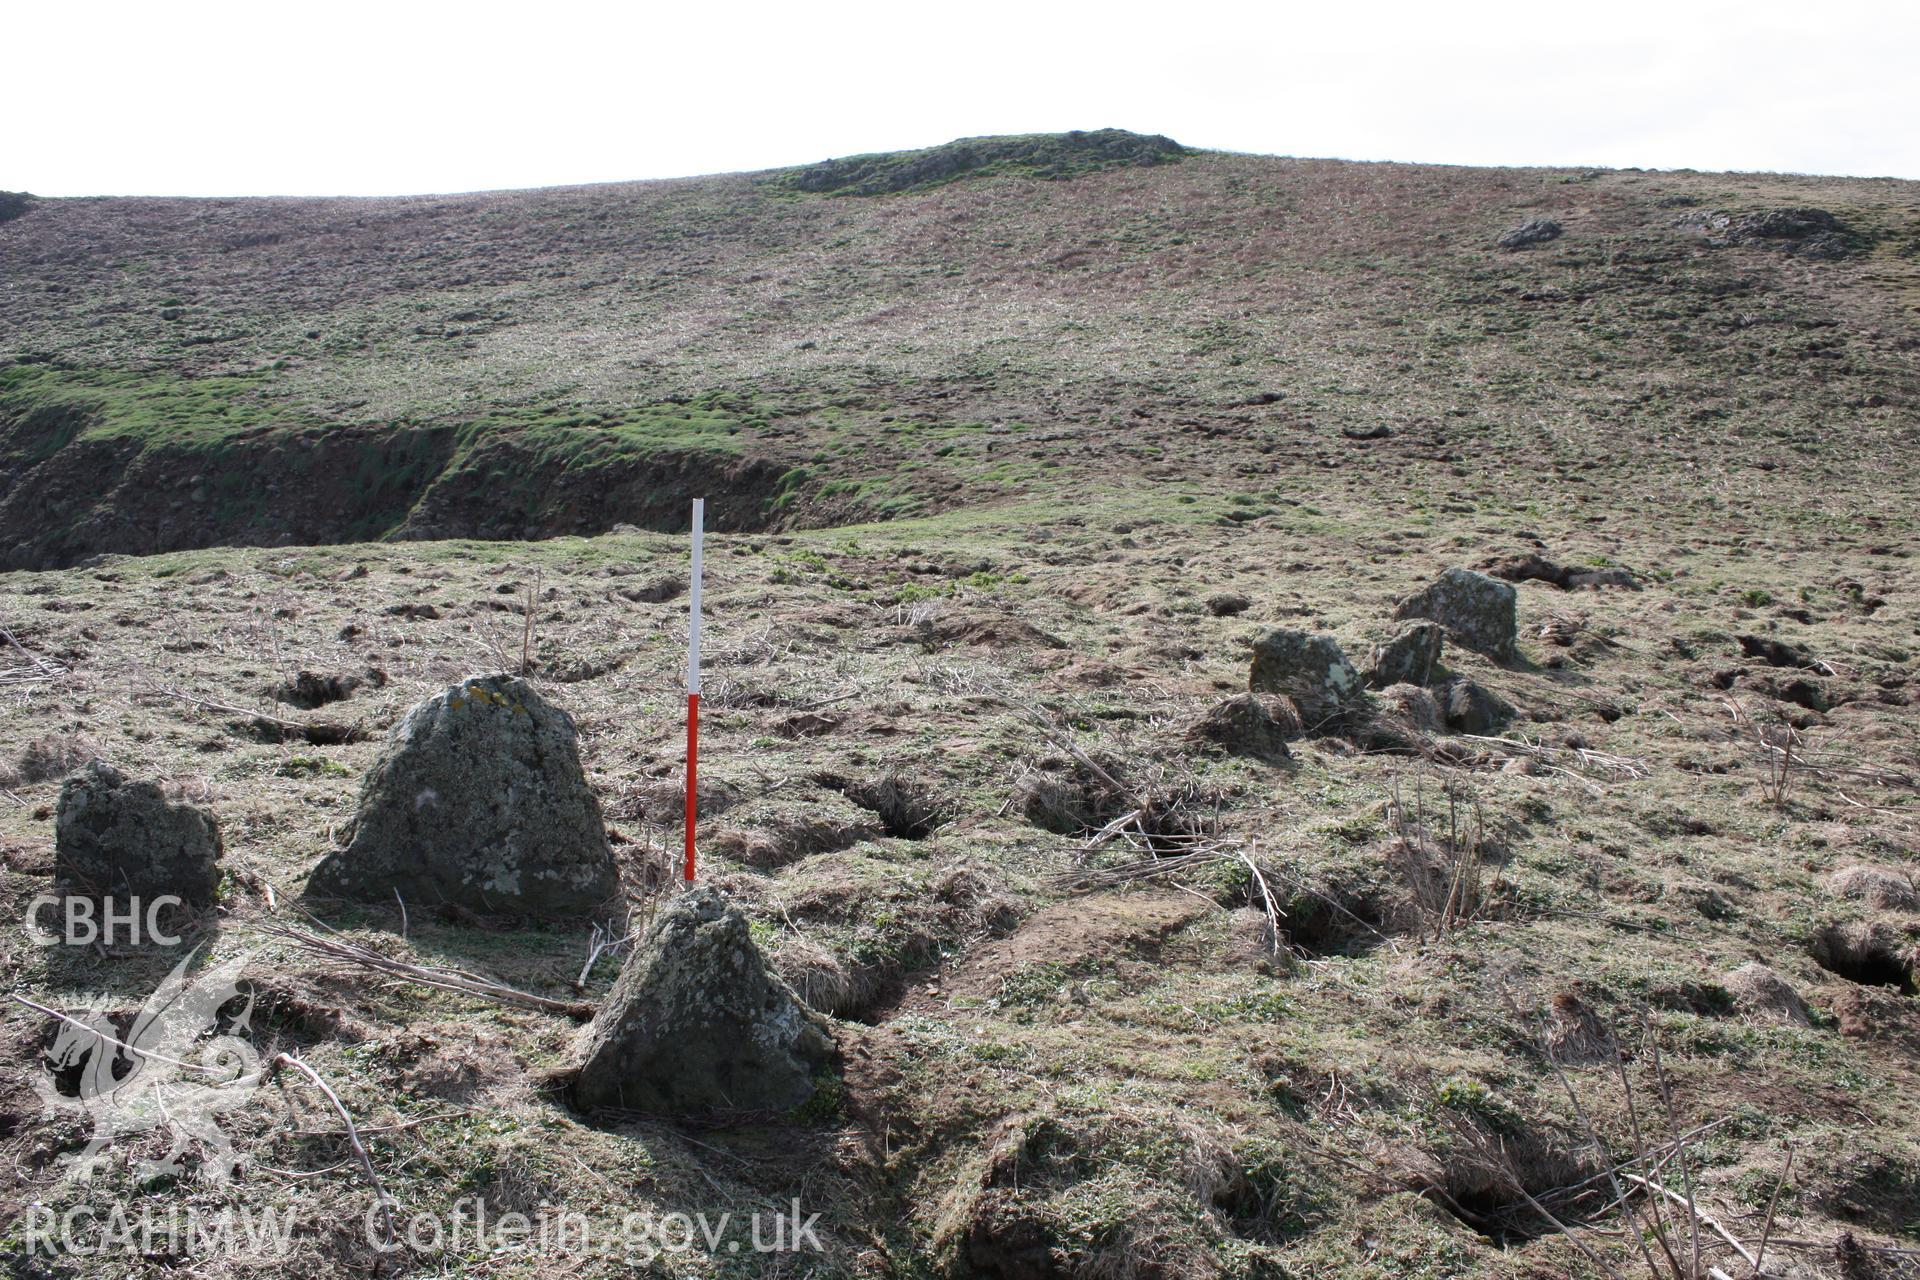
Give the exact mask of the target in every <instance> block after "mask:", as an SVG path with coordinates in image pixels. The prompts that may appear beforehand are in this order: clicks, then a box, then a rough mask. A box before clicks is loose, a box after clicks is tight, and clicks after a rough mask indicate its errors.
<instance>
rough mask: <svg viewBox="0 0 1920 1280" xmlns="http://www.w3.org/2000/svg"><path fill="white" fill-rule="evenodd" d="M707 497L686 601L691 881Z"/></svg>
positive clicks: (701, 504) (689, 873)
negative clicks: (702, 552)
mask: <svg viewBox="0 0 1920 1280" xmlns="http://www.w3.org/2000/svg"><path fill="white" fill-rule="evenodd" d="M706 513H707V500H706V499H705V498H695V499H694V500H693V574H692V577H691V584H692V585H691V587H690V588H689V590H688V593H687V595H688V604H687V858H686V864H685V867H684V869H683V871H682V874H683V875H684V877H685V878H686V882H687V885H688V887H692V885H693V824H694V819H695V818H696V817H698V816H699V811H700V790H699V783H698V781H697V776H698V773H699V768H700V541H701V534H702V532H703V531H702V529H701V525H702V524H704V523H705V520H706Z"/></svg>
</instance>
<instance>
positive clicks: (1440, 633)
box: [1367, 622, 1447, 689]
mask: <svg viewBox="0 0 1920 1280" xmlns="http://www.w3.org/2000/svg"><path fill="white" fill-rule="evenodd" d="M1446 634H1447V633H1446V628H1444V627H1442V626H1441V625H1440V624H1439V623H1437V622H1409V623H1407V624H1406V625H1405V626H1404V627H1401V628H1400V630H1399V631H1397V632H1395V633H1394V635H1393V637H1392V638H1391V639H1389V640H1388V641H1387V642H1386V643H1385V644H1382V645H1378V646H1376V647H1375V649H1374V651H1373V666H1372V669H1371V670H1370V671H1369V672H1368V673H1367V682H1368V683H1369V684H1371V685H1372V686H1373V687H1374V688H1376V689H1386V688H1390V687H1391V686H1393V685H1396V684H1411V685H1425V684H1426V683H1427V682H1428V681H1430V680H1432V679H1433V669H1434V668H1435V667H1437V666H1438V665H1440V650H1441V648H1442V647H1443V646H1444V644H1445V640H1446Z"/></svg>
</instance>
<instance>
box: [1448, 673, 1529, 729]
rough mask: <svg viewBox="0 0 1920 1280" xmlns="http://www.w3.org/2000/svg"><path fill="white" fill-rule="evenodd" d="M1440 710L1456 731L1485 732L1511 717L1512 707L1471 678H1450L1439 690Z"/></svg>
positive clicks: (1449, 726) (1450, 727)
mask: <svg viewBox="0 0 1920 1280" xmlns="http://www.w3.org/2000/svg"><path fill="white" fill-rule="evenodd" d="M1439 701H1440V711H1441V714H1442V715H1444V716H1445V717H1446V721H1447V727H1448V728H1449V729H1451V730H1453V731H1454V732H1455V733H1471V734H1478V735H1486V734H1490V733H1492V732H1493V731H1494V730H1496V729H1498V728H1499V727H1500V726H1501V725H1503V724H1505V723H1506V722H1507V721H1509V720H1511V719H1512V718H1513V715H1514V710H1513V706H1512V704H1511V703H1509V702H1507V701H1506V700H1505V699H1504V698H1502V697H1500V695H1499V694H1497V693H1494V692H1493V691H1492V690H1490V689H1487V688H1485V687H1484V686H1482V685H1478V684H1475V683H1474V682H1473V681H1471V680H1453V681H1450V682H1448V683H1447V685H1446V686H1445V687H1444V688H1442V689H1441V690H1440V698H1439Z"/></svg>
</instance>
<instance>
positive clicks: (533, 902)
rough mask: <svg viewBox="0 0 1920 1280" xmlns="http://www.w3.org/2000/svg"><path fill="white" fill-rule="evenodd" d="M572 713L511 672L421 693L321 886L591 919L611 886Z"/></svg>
mask: <svg viewBox="0 0 1920 1280" xmlns="http://www.w3.org/2000/svg"><path fill="white" fill-rule="evenodd" d="M577 738H578V733H577V731H576V730H575V728H574V724H573V719H572V717H570V716H568V715H567V713H566V712H564V711H562V710H560V709H559V708H557V707H555V706H553V705H552V704H551V703H549V702H547V701H546V699H544V698H542V697H541V696H540V695H539V694H538V693H536V692H535V691H534V690H533V688H532V687H531V686H529V685H528V684H526V683H525V682H524V681H522V680H519V679H517V678H516V677H513V676H507V675H490V676H475V677H472V678H471V679H468V680H465V681H462V682H461V683H460V684H457V685H454V686H452V687H451V688H449V689H447V690H445V691H444V692H441V693H438V694H435V695H434V696H433V697H431V698H428V699H426V700H425V701H423V702H421V703H419V704H417V705H416V706H415V707H414V708H413V709H412V710H411V711H409V712H408V713H407V715H406V718H405V719H403V720H402V721H401V722H400V723H399V724H398V725H397V726H395V728H394V730H393V733H392V735H391V736H390V737H389V738H388V740H387V746H386V749H385V751H384V752H383V753H382V755H381V757H380V759H379V760H378V761H376V762H375V764H374V766H373V768H372V770H371V771H369V772H368V774H367V777H366V781H365V783H364V785H363V787H362V789H361V794H360V806H359V810H358V812H357V814H356V815H355V817H354V822H353V829H352V835H351V838H350V839H349V842H348V844H347V847H346V848H345V849H343V850H340V851H338V852H335V853H333V854H330V855H329V856H328V857H327V858H326V860H325V861H323V862H322V863H321V864H320V866H319V869H318V870H316V871H315V872H314V875H313V880H312V887H313V888H314V889H315V890H316V891H318V892H320V893H323V894H333V895H337V896H340V897H346V898H359V899H363V900H367V901H375V902H392V901H393V900H394V894H395V892H396V891H397V892H398V893H399V894H400V896H401V898H402V899H404V900H405V901H406V902H407V903H408V904H409V905H416V906H426V907H433V906H439V905H441V904H452V905H456V906H460V907H464V908H466V909H468V910H471V911H475V912H480V913H492V914H509V915H527V916H537V917H542V918H546V919H573V920H580V921H585V920H587V919H589V918H591V917H592V916H593V913H594V912H595V911H596V910H598V909H599V908H600V907H602V906H603V905H605V904H606V903H607V902H608V901H609V900H610V899H611V898H613V896H614V895H615V894H616V893H617V892H618V890H619V886H620V881H619V874H618V870H617V868H616V867H615V864H614V860H613V850H612V848H611V847H610V846H609V844H608V843H607V829H606V824H605V822H604V821H603V820H602V818H601V815H600V804H599V801H598V800H596V799H595V798H594V794H593V791H592V789H591V788H590V787H589V786H588V785H587V779H586V774H585V772H584V771H583V770H582V769H581V767H580V753H579V747H578V744H577Z"/></svg>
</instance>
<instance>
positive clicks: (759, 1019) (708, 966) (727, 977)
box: [573, 886, 837, 1115]
mask: <svg viewBox="0 0 1920 1280" xmlns="http://www.w3.org/2000/svg"><path fill="white" fill-rule="evenodd" d="M586 1040H587V1049H586V1054H585V1060H584V1062H583V1064H582V1066H581V1068H580V1071H579V1073H578V1075H577V1076H576V1077H575V1079H574V1083H573V1100H574V1102H575V1103H576V1105H578V1106H580V1107H583V1108H586V1109H589V1110H591V1109H594V1108H607V1107H614V1108H620V1109H623V1110H631V1111H644V1112H648V1113H651V1114H657V1115H700V1114H713V1113H716V1112H760V1111H779V1112H786V1111H791V1110H793V1109H794V1108H796V1107H799V1106H801V1105H803V1104H804V1103H806V1102H807V1101H808V1100H809V1099H810V1098H812V1097H813V1095H814V1091H815V1089H816V1087H817V1083H816V1077H817V1076H819V1074H820V1073H821V1072H822V1071H824V1070H827V1069H829V1068H830V1067H831V1066H832V1064H833V1063H834V1061H835V1058H836V1056H837V1054H836V1050H835V1047H834V1042H833V1037H832V1034H831V1032H830V1031H829V1029H828V1024H827V1023H826V1022H825V1021H824V1020H823V1019H822V1018H821V1017H820V1016H819V1015H817V1014H815V1013H812V1012H810V1011H809V1010H808V1009H807V1008H806V1007H805V1006H804V1005H802V1004H801V1003H800V1000H799V998H798V997H797V996H795V995H794V993H793V992H792V990H790V989H789V988H788V987H787V985H786V984H785V983H784V982H782V981H781V980H780V979H779V978H778V977H776V976H775V975H774V973H773V970H772V969H771V968H770V967H769V966H768V964H767V961H766V958H765V957H764V956H763V955H761V953H760V949H759V947H757V946H755V945H754V941H753V935H752V933H751V932H750V931H749V930H748V927H747V920H746V917H745V916H743V915H742V914H741V913H740V911H739V909H738V908H737V907H735V906H733V905H732V904H731V903H729V902H728V901H727V899H726V898H725V896H724V895H722V894H721V892H720V891H719V890H718V889H715V888H712V887H710V886H709V887H705V888H700V889H696V890H694V891H693V892H691V893H688V894H685V895H683V896H682V897H680V898H678V899H677V900H675V901H674V902H673V903H672V905H670V906H669V907H668V908H667V909H666V910H665V911H664V912H663V913H662V914H661V915H660V917H659V919H657V920H656V921H655V922H654V924H653V927H652V928H651V929H649V930H648V931H647V936H646V937H645V938H644V939H643V940H642V941H641V943H640V945H639V946H638V947H636V948H635V950H634V953H633V954H632V955H631V956H630V957H628V959H627V962H626V964H625V965H624V966H623V967H622V968H621V970H620V977H619V978H618V979H617V980H616V981H615V982H614V985H613V989H612V990H611V991H610V992H609V993H608V995H607V999H606V1002H605V1003H604V1004H603V1005H602V1006H601V1008H600V1012H599V1014H598V1016H596V1017H595V1019H594V1021H593V1025H592V1026H591V1027H590V1028H588V1030H587V1033H586Z"/></svg>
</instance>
